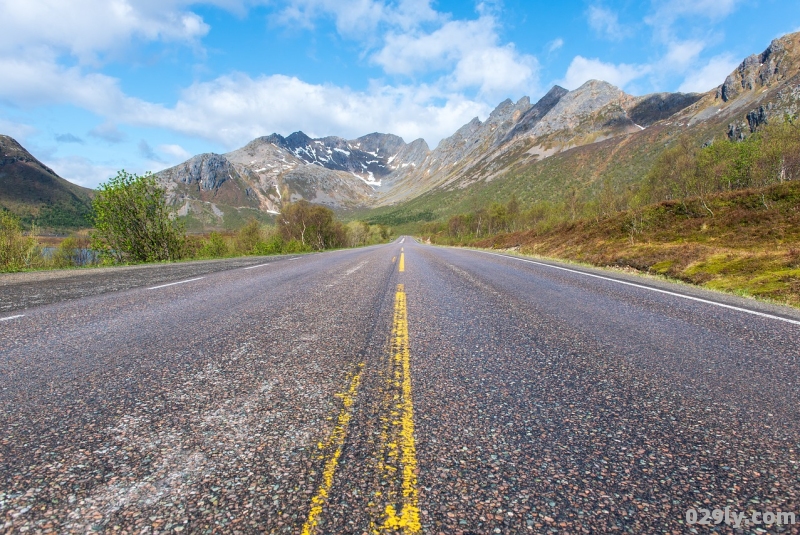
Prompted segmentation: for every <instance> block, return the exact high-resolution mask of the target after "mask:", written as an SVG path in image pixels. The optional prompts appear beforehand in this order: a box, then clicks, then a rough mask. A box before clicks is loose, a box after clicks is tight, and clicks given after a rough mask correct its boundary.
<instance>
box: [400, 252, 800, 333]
mask: <svg viewBox="0 0 800 535" xmlns="http://www.w3.org/2000/svg"><path fill="white" fill-rule="evenodd" d="M475 252H477V253H483V254H488V255H492V256H501V257H503V258H511V259H512V260H519V261H521V262H527V263H529V264H536V265H537V266H544V267H549V268H553V269H560V270H561V271H569V272H570V273H577V274H578V275H585V276H587V277H594V278H596V279H603V280H606V281H611V282H616V283H618V284H624V285H626V286H633V287H634V288H641V289H643V290H650V291H651V292H658V293H662V294H666V295H672V296H674V297H681V298H683V299H688V300H690V301H697V302H698V303H704V304H707V305H715V306H718V307H722V308H727V309H730V310H736V311H737V312H745V313H747V314H753V315H754V316H761V317H762V318H769V319H773V320H780V321H785V322H786V323H792V324H794V325H800V321H797V320H791V319H788V318H782V317H780V316H774V315H772V314H767V313H765V312H757V311H755V310H749V309H746V308H741V307H737V306H733V305H726V304H725V303H718V302H717V301H710V300H708V299H703V298H700V297H694V296H691V295H685V294H680V293H677V292H670V291H669V290H661V289H659V288H652V287H650V286H644V285H643V284H636V283H635V282H627V281H621V280H619V279H612V278H611V277H604V276H602V275H595V274H593V273H586V272H585V271H578V270H577V269H569V268H565V267H561V266H554V265H552V264H546V263H544V262H537V261H535V260H528V259H526V258H517V257H516V256H508V255H504V254H499V253H490V252H488V251H475ZM401 271H402V270H401Z"/></svg>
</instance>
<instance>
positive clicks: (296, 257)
mask: <svg viewBox="0 0 800 535" xmlns="http://www.w3.org/2000/svg"><path fill="white" fill-rule="evenodd" d="M289 260H290V261H292V260H300V257H299V256H295V257H294V258H290V259H289Z"/></svg>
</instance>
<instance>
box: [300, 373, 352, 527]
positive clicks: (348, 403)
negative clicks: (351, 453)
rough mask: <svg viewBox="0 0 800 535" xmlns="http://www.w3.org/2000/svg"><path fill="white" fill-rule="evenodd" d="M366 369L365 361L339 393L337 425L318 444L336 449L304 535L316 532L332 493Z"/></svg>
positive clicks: (316, 497) (327, 467)
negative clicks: (347, 386) (344, 388)
mask: <svg viewBox="0 0 800 535" xmlns="http://www.w3.org/2000/svg"><path fill="white" fill-rule="evenodd" d="M363 370H364V363H363V362H362V363H361V364H359V365H358V371H357V372H356V373H355V374H354V375H353V378H352V379H351V380H350V387H349V388H348V389H347V390H346V391H344V392H342V393H341V394H337V395H336V397H339V398H341V399H342V409H341V410H340V411H339V417H338V418H337V419H336V425H335V426H334V428H333V431H331V434H330V436H329V437H328V439H327V440H326V441H325V443H320V444H319V445H318V447H319V449H321V450H324V449H329V448H331V447H333V448H334V450H333V451H332V452H331V453H330V454H329V456H328V458H327V459H326V461H325V467H324V468H323V470H322V483H320V485H319V488H318V489H317V493H316V494H315V495H314V497H313V498H311V510H310V511H309V512H308V518H307V519H306V523H305V524H304V525H303V531H302V535H311V534H312V533H316V530H317V524H318V523H319V515H320V514H321V513H322V507H323V506H324V505H325V502H327V501H328V494H329V493H330V490H331V486H333V477H334V475H336V467H337V465H338V464H339V457H341V456H342V448H343V446H344V441H345V439H346V438H347V427H348V424H349V423H350V419H351V418H352V417H353V403H354V402H355V399H356V396H357V395H358V385H359V384H360V383H361V372H362V371H363Z"/></svg>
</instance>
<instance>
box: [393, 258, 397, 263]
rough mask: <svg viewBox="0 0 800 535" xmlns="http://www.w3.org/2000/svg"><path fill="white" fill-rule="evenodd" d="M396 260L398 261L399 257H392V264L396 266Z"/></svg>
mask: <svg viewBox="0 0 800 535" xmlns="http://www.w3.org/2000/svg"><path fill="white" fill-rule="evenodd" d="M396 260H397V257H396V256H393V257H392V264H394V263H395V261H396Z"/></svg>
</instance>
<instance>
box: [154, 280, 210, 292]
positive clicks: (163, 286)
mask: <svg viewBox="0 0 800 535" xmlns="http://www.w3.org/2000/svg"><path fill="white" fill-rule="evenodd" d="M204 278H205V277H197V278H196V279H189V280H185V281H179V282H170V283H169V284H162V285H161V286H153V287H152V288H148V290H158V289H159V288H166V287H167V286H175V285H176V284H186V283H187V282H194V281H199V280H200V279H204Z"/></svg>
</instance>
